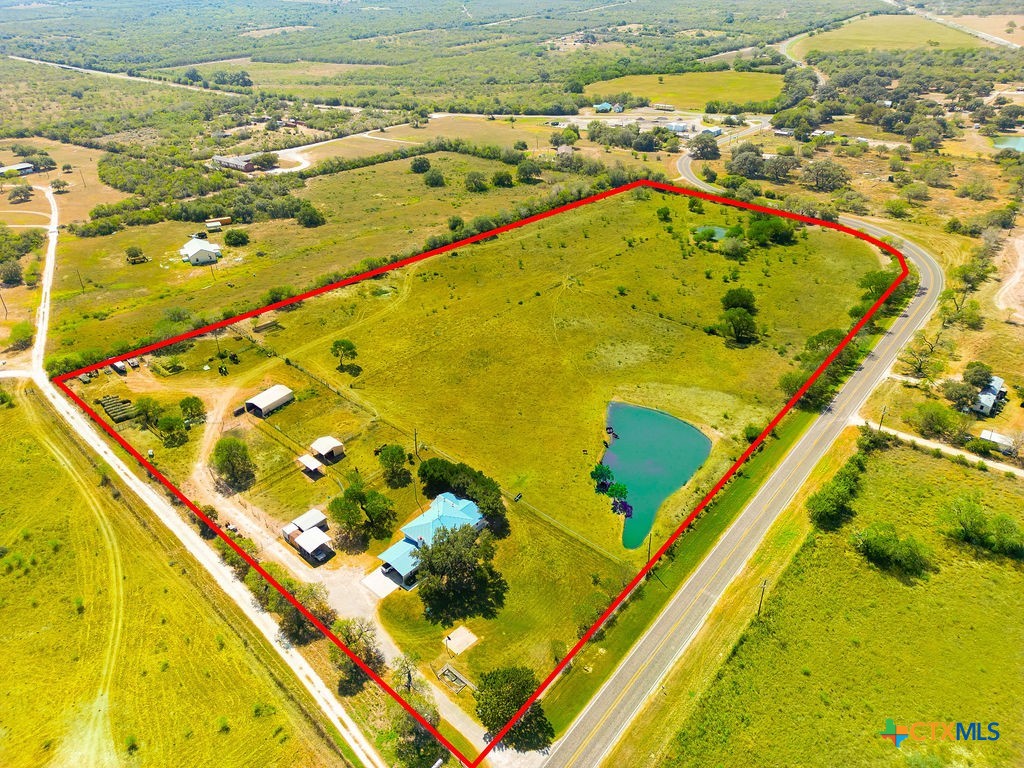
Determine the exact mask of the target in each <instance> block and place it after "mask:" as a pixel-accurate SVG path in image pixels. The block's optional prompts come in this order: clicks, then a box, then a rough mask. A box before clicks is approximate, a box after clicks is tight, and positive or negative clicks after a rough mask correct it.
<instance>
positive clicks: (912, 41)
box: [791, 15, 989, 58]
mask: <svg viewBox="0 0 1024 768" xmlns="http://www.w3.org/2000/svg"><path fill="white" fill-rule="evenodd" d="M933 43H938V45H937V46H933ZM983 45H989V43H986V42H985V41H983V40H981V39H980V38H977V37H975V36H974V35H969V34H967V33H966V32H961V31H960V30H958V29H953V28H951V27H947V26H945V25H943V24H938V23H936V22H934V21H929V20H928V19H925V18H922V17H920V16H916V15H894V16H885V15H882V16H868V17H866V18H862V19H857V20H856V21H852V22H850V23H849V24H844V25H843V26H841V27H839V28H838V29H833V30H829V31H828V32H822V33H821V34H818V35H810V36H808V37H805V38H803V39H801V40H798V41H796V42H795V43H793V46H792V48H791V52H792V54H793V55H794V56H796V57H798V58H803V57H804V56H806V55H807V54H808V53H809V52H810V51H825V52H829V51H848V50H871V49H878V50H898V49H904V48H924V47H926V46H928V47H938V48H977V47H979V46H983Z"/></svg>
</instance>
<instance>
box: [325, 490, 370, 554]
mask: <svg viewBox="0 0 1024 768" xmlns="http://www.w3.org/2000/svg"><path fill="white" fill-rule="evenodd" d="M327 511H328V512H329V513H330V515H331V520H333V521H334V524H335V525H336V526H337V534H336V536H335V539H336V540H337V542H338V544H339V545H340V546H341V547H342V548H344V549H346V550H350V551H359V550H362V549H363V548H365V546H366V543H367V540H366V533H365V530H364V526H365V525H366V515H365V514H364V513H363V510H362V507H361V506H360V505H359V504H358V503H356V502H355V501H353V500H352V499H351V498H348V497H346V496H345V495H344V494H343V495H341V496H335V497H334V498H333V499H331V501H330V503H329V504H328V505H327Z"/></svg>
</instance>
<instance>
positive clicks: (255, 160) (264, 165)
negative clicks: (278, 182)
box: [249, 152, 277, 171]
mask: <svg viewBox="0 0 1024 768" xmlns="http://www.w3.org/2000/svg"><path fill="white" fill-rule="evenodd" d="M249 162H251V163H252V164H253V165H254V166H256V168H258V169H259V170H261V171H269V170H270V169H271V168H275V167H277V153H276V152H260V154H258V155H255V156H254V157H252V158H250V159H249Z"/></svg>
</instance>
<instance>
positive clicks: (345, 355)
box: [331, 339, 359, 361]
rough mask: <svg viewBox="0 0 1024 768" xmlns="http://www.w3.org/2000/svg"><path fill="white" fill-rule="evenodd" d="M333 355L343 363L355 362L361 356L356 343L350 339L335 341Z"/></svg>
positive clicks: (332, 345)
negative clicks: (345, 361) (347, 361)
mask: <svg viewBox="0 0 1024 768" xmlns="http://www.w3.org/2000/svg"><path fill="white" fill-rule="evenodd" d="M331 354H332V355H334V356H335V357H336V358H338V359H339V360H342V361H344V360H355V359H356V357H358V355H359V353H358V352H357V351H356V345H355V343H354V342H352V341H351V340H349V339H335V341H334V343H333V344H331Z"/></svg>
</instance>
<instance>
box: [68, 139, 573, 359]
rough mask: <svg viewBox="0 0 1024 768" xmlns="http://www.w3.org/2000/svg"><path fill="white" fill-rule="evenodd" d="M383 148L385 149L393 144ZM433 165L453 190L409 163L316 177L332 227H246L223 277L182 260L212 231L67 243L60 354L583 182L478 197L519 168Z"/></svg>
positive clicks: (408, 244) (174, 229)
mask: <svg viewBox="0 0 1024 768" xmlns="http://www.w3.org/2000/svg"><path fill="white" fill-rule="evenodd" d="M381 144H382V148H381V149H380V151H387V150H388V149H390V148H392V145H387V144H384V143H383V142H381ZM431 163H432V164H433V165H434V166H435V167H436V168H438V169H439V170H441V171H442V172H443V173H444V174H445V177H446V180H447V186H445V187H442V188H439V189H431V188H429V187H427V186H426V185H425V184H424V182H423V177H422V176H421V175H418V174H414V173H412V172H411V171H410V170H409V161H408V160H399V161H393V162H390V163H384V164H381V165H376V166H372V167H369V168H364V169H361V170H355V171H348V172H345V173H339V174H336V175H333V176H321V177H317V178H314V179H311V180H310V181H309V182H308V183H307V185H306V187H305V189H302V190H299V192H298V193H297V194H298V195H299V196H300V197H303V198H305V199H308V200H310V201H311V202H313V203H314V204H315V205H316V206H317V207H318V208H320V209H321V210H322V211H323V213H324V215H325V216H326V218H327V223H326V224H324V225H323V226H320V227H316V228H314V229H307V228H304V227H301V226H299V225H298V224H296V223H295V222H294V221H293V220H274V221H268V222H261V223H257V224H252V225H246V226H245V227H244V229H245V230H246V231H247V232H248V234H249V237H250V243H249V245H247V246H244V247H241V248H230V247H224V251H223V254H224V257H223V258H222V259H221V261H220V262H219V263H218V264H217V265H216V266H215V267H214V268H213V269H211V268H210V267H192V266H190V265H188V264H183V263H182V261H181V258H180V256H178V249H179V248H181V247H182V245H184V244H185V243H186V242H187V241H188V239H189V235H190V233H192V232H195V231H196V229H197V228H198V229H201V228H202V225H201V224H194V223H188V222H171V221H168V222H162V223H159V224H153V225H150V226H143V227H130V228H128V229H125V230H123V231H121V232H118V233H116V234H113V235H110V236H106V237H92V238H80V237H75V236H74V235H65V236H62V237H61V240H60V246H59V248H58V261H57V264H58V268H57V275H56V279H55V283H54V327H53V334H52V337H51V338H52V339H53V342H52V346H51V351H52V352H55V353H59V352H67V351H73V350H78V349H92V348H102V349H109V348H110V347H111V344H112V342H113V341H115V340H120V341H123V342H127V343H128V344H132V345H136V344H137V343H138V341H139V339H141V338H144V337H146V336H150V335H152V334H153V333H154V332H155V331H159V330H161V329H160V327H159V326H160V323H161V322H164V321H166V317H165V313H166V312H167V311H168V310H171V309H175V308H180V309H183V310H186V311H187V312H188V313H191V316H192V317H205V318H206V320H207V322H212V321H213V320H215V319H218V318H220V317H221V316H222V312H224V311H226V310H231V309H233V310H234V311H233V312H231V314H237V313H238V312H241V311H243V310H244V309H246V308H249V307H255V306H261V305H264V304H266V303H268V302H267V301H265V300H261V296H262V295H263V294H264V293H266V291H267V290H268V289H269V288H272V287H281V286H291V287H293V288H296V289H299V290H305V289H307V288H309V287H311V285H312V283H313V282H314V281H315V280H316V278H318V277H319V276H321V275H323V274H325V273H330V272H337V271H342V270H344V269H346V268H348V267H351V266H353V265H354V264H356V263H358V262H359V261H361V260H362V259H365V258H367V257H371V256H376V257H387V256H390V255H392V254H397V253H401V252H403V251H405V250H407V249H410V248H413V247H419V246H422V244H423V243H424V241H425V240H426V239H427V238H428V237H429V236H431V235H434V234H438V233H441V232H446V231H447V229H448V226H447V222H448V217H449V216H452V215H458V216H461V217H462V218H464V219H465V220H466V221H470V220H472V219H473V218H474V217H475V216H479V215H484V214H489V213H495V212H497V211H499V210H502V209H503V208H507V207H511V206H513V205H514V204H515V203H516V202H518V201H521V200H525V199H529V198H535V197H542V196H544V195H545V194H548V193H549V192H550V191H551V187H552V186H553V185H555V184H557V183H559V182H562V181H565V180H567V179H569V178H572V177H570V176H569V175H567V174H562V173H549V174H547V176H546V180H545V182H544V183H542V184H535V185H531V184H517V185H516V186H514V187H511V188H507V189H503V188H494V187H492V188H490V189H489V190H488V191H486V192H482V193H471V192H468V191H467V190H466V188H465V186H464V180H465V177H466V174H467V173H468V172H470V171H481V172H483V173H484V174H485V175H486V176H487V177H488V179H489V178H490V176H491V174H493V173H494V171H496V170H498V169H507V168H508V166H506V165H503V164H502V163H499V162H497V161H490V160H481V159H479V158H475V157H468V156H464V155H452V154H434V155H431ZM513 170H514V169H513ZM210 240H211V242H218V243H220V244H222V245H223V235H217V234H214V235H211V236H210ZM129 246H138V247H140V248H142V250H143V252H144V253H145V254H146V255H147V256H149V258H150V259H151V261H149V262H148V263H145V264H136V265H128V264H126V263H125V257H124V251H125V249H126V248H128V247H129ZM115 327H116V331H112V330H111V329H112V328H115ZM188 327H189V326H188V325H185V326H183V327H182V328H181V329H180V330H182V331H184V330H187V329H188ZM164 328H166V323H165V326H164Z"/></svg>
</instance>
